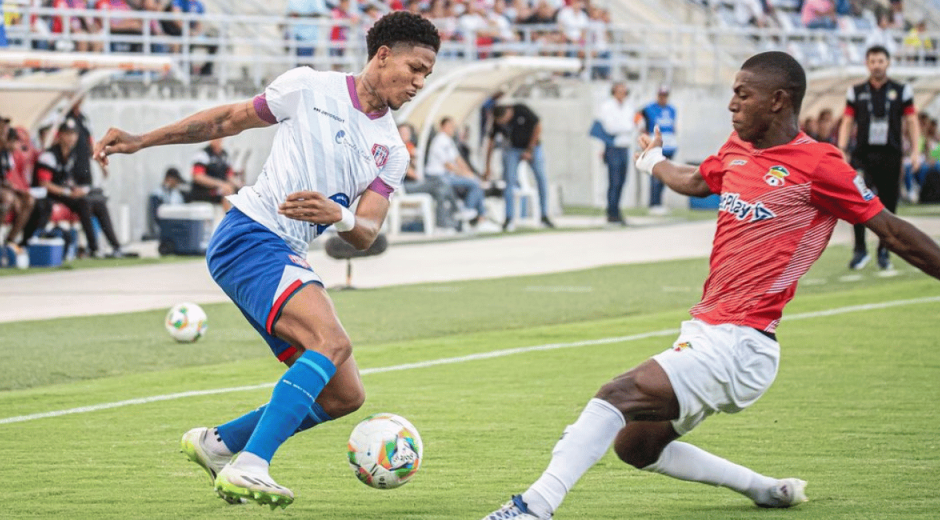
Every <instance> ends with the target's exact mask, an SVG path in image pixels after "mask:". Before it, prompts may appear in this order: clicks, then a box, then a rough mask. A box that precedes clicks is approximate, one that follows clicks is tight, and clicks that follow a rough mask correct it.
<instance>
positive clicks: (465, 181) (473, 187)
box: [424, 117, 486, 226]
mask: <svg viewBox="0 0 940 520" xmlns="http://www.w3.org/2000/svg"><path fill="white" fill-rule="evenodd" d="M456 134H457V125H456V124H455V123H454V120H453V119H451V118H450V117H444V118H443V119H441V124H440V128H439V130H438V132H437V135H435V136H434V139H431V144H430V145H429V146H428V161H427V163H426V164H425V167H424V174H425V176H428V177H437V178H440V179H443V180H444V181H445V182H446V183H447V184H449V185H450V186H451V188H453V190H454V192H456V193H457V195H458V196H459V197H460V198H462V199H463V201H464V206H465V207H466V208H467V209H470V210H473V211H474V212H476V216H474V217H473V218H472V219H471V220H470V225H472V226H476V225H477V223H478V222H480V220H481V219H482V218H483V217H484V216H485V214H486V207H485V206H484V204H483V198H484V192H483V187H482V186H481V185H480V181H479V180H478V179H477V177H476V175H475V174H474V173H473V169H472V168H470V165H469V164H467V161H465V160H464V159H463V157H461V156H460V150H458V148H457V143H456V142H454V136H455V135H456Z"/></svg>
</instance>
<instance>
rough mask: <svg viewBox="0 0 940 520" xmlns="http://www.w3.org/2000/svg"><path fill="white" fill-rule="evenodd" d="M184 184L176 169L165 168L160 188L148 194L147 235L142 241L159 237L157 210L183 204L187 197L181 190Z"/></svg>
mask: <svg viewBox="0 0 940 520" xmlns="http://www.w3.org/2000/svg"><path fill="white" fill-rule="evenodd" d="M184 184H185V181H184V180H183V176H182V175H180V171H179V170H177V169H176V168H167V170H166V173H165V174H163V182H162V183H160V187H159V188H157V190H155V191H154V192H153V193H151V194H150V200H149V204H148V208H149V211H148V212H147V235H145V236H144V240H148V239H158V238H159V237H160V219H159V218H157V210H158V209H159V208H160V206H162V205H164V204H167V205H175V204H185V203H186V198H187V196H188V194H187V193H185V192H184V191H183V189H182V186H183V185H184Z"/></svg>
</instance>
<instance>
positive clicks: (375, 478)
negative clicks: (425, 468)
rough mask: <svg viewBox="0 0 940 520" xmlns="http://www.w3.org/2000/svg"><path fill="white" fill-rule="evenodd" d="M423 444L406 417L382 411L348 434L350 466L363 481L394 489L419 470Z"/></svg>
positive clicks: (370, 484)
mask: <svg viewBox="0 0 940 520" xmlns="http://www.w3.org/2000/svg"><path fill="white" fill-rule="evenodd" d="M423 452H424V445H423V444H422V443H421V436H420V435H418V430H417V429H415V427H414V425H412V424H411V423H410V422H408V420H407V419H405V418H404V417H400V416H398V415H395V414H391V413H379V414H375V415H372V416H370V417H367V418H366V419H365V420H364V421H362V422H361V423H359V424H358V425H356V427H355V428H354V429H353V431H352V435H350V436H349V467H351V468H352V470H353V472H355V473H356V477H357V478H358V479H359V480H360V481H362V483H363V484H366V485H368V486H372V487H374V488H376V489H394V488H397V487H399V486H401V485H404V484H405V483H406V482H408V481H409V480H410V479H411V477H413V476H414V475H415V473H417V472H418V467H419V466H420V465H421V456H422V454H423Z"/></svg>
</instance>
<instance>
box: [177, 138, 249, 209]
mask: <svg viewBox="0 0 940 520" xmlns="http://www.w3.org/2000/svg"><path fill="white" fill-rule="evenodd" d="M241 187H242V183H241V182H240V181H239V179H238V176H236V175H235V171H234V170H232V166H231V164H229V159H228V152H226V151H225V149H224V148H222V139H213V140H212V141H209V146H207V147H205V148H203V149H202V150H200V151H199V153H197V154H196V157H194V158H193V189H192V192H191V193H190V200H197V201H205V202H212V203H215V204H222V207H223V208H225V210H226V211H228V209H229V208H230V207H231V204H229V202H228V200H226V199H225V197H227V196H229V195H233V194H234V193H235V192H237V191H238V189H239V188H241Z"/></svg>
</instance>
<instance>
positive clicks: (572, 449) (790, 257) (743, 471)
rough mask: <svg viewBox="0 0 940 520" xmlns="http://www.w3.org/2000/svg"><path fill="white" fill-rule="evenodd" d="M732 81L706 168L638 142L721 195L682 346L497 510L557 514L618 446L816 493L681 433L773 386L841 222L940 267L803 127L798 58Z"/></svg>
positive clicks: (781, 496) (603, 396)
mask: <svg viewBox="0 0 940 520" xmlns="http://www.w3.org/2000/svg"><path fill="white" fill-rule="evenodd" d="M733 90H734V94H733V96H732V98H731V102H730V104H729V105H728V109H729V110H730V111H731V114H732V117H731V121H732V126H733V127H734V132H733V133H732V134H731V137H729V138H728V141H727V142H726V143H725V144H724V146H722V147H721V149H720V150H719V151H718V153H717V154H716V155H713V156H711V157H709V158H708V159H706V160H705V161H704V162H703V163H702V164H701V165H700V166H699V167H693V166H684V165H679V164H676V163H673V162H671V161H669V160H667V159H665V157H663V153H662V138H661V135H660V133H659V130H658V129H657V130H656V132H655V134H654V137H653V138H652V139H650V138H648V137H644V138H641V139H640V144H641V146H643V148H644V151H643V153H642V154H640V155H639V156H638V159H637V169H638V170H640V171H643V172H645V173H648V174H651V175H655V176H656V177H657V178H659V179H660V180H662V181H663V182H664V183H665V184H666V185H667V186H669V187H670V188H672V189H673V190H675V191H677V192H679V193H682V194H685V195H695V196H705V195H709V194H711V193H718V194H721V203H720V206H719V213H718V226H717V230H716V233H715V239H714V246H713V250H712V255H711V261H710V266H711V267H710V272H709V275H708V279H707V280H706V281H705V289H704V295H703V297H702V301H701V302H699V303H698V304H697V305H696V306H695V307H693V308H692V310H691V311H690V313H691V315H692V319H691V320H689V321H686V322H684V323H683V324H682V329H681V332H680V335H679V338H678V339H677V340H676V342H675V343H674V344H673V346H672V348H670V349H668V350H666V351H665V352H663V353H661V354H657V355H656V356H654V357H653V358H652V359H650V360H647V361H645V362H644V363H641V364H640V365H639V366H637V367H636V368H634V369H632V370H630V371H629V372H627V373H625V374H623V375H621V376H619V377H617V378H615V379H614V380H613V381H611V382H610V383H607V384H606V385H604V386H603V387H601V389H600V391H598V392H597V394H596V395H595V397H594V399H591V401H590V402H589V403H588V405H587V406H586V407H585V409H584V411H583V412H582V414H581V416H580V417H579V418H578V420H577V421H576V422H575V423H574V424H572V425H569V426H568V427H567V428H565V433H564V435H563V436H562V438H561V440H560V441H558V444H557V445H556V446H555V449H554V450H553V452H552V460H551V463H550V464H549V466H548V469H546V470H545V472H544V473H543V474H542V476H541V477H540V478H539V479H538V480H537V481H536V482H535V483H534V484H533V485H532V486H531V487H530V488H529V489H528V490H527V491H525V492H524V493H522V494H520V495H516V496H514V497H513V499H512V500H511V501H510V502H509V503H507V504H506V505H505V506H503V508H502V509H500V510H499V511H496V512H494V513H492V514H491V515H489V516H488V517H486V520H508V519H520V520H533V519H543V520H546V519H549V518H551V516H552V514H553V513H554V511H555V509H557V508H558V506H559V505H560V504H561V502H562V500H563V499H564V497H565V495H566V494H567V493H568V491H569V490H570V489H571V488H572V487H573V486H574V484H575V483H576V482H577V481H578V479H579V478H580V477H581V476H582V475H583V474H584V473H585V472H586V471H587V470H588V469H589V468H590V467H591V466H593V465H594V464H595V463H596V462H597V461H598V460H599V459H600V458H601V457H602V456H603V455H604V454H605V453H606V452H607V450H608V449H609V448H610V446H611V445H614V449H615V451H616V452H617V455H618V456H619V457H620V458H621V460H623V461H624V462H626V463H627V464H630V465H631V466H634V467H636V468H639V469H642V470H644V471H651V472H655V473H660V474H663V475H668V476H670V477H674V478H678V479H681V480H688V481H694V482H702V483H705V484H710V485H713V486H723V487H727V488H729V489H732V490H734V491H737V492H739V493H741V494H743V495H745V496H747V497H748V498H750V499H751V500H753V501H754V503H755V504H757V505H758V506H761V507H791V506H794V505H797V504H799V503H800V502H803V501H805V500H806V494H805V492H804V489H805V486H806V482H804V481H802V480H799V479H795V478H785V479H776V478H773V477H767V476H764V475H761V474H758V473H756V472H754V471H752V470H750V469H748V468H745V467H743V466H739V465H737V464H734V463H732V462H730V461H727V460H725V459H722V458H720V457H717V456H715V455H712V454H710V453H708V452H706V451H704V450H702V449H700V448H697V447H695V446H692V445H691V444H687V443H685V442H679V441H677V439H678V438H679V437H680V436H682V435H685V434H686V433H688V432H689V431H691V430H692V429H693V428H695V427H696V426H697V425H698V424H699V423H701V422H702V421H703V420H705V419H706V418H707V417H709V416H710V415H713V414H715V413H717V412H725V413H736V412H739V411H741V410H743V409H745V408H747V407H748V406H750V405H751V404H753V403H754V402H755V401H756V400H757V399H758V398H760V396H761V395H763V393H764V392H765V391H766V390H767V389H768V388H769V387H770V384H771V383H772V382H773V380H774V378H775V377H776V374H777V366H778V362H779V351H780V346H779V345H778V343H777V341H776V337H775V335H774V331H775V330H776V327H777V324H778V323H779V322H780V316H781V314H782V311H783V307H784V305H785V304H786V303H787V302H788V301H789V300H790V299H791V298H792V297H793V294H794V291H795V290H796V283H797V280H798V279H799V278H800V276H802V275H803V274H804V273H805V272H806V271H807V270H808V269H809V267H810V266H811V265H812V264H813V262H814V261H815V260H816V259H817V258H819V256H820V255H821V254H822V251H823V249H824V248H825V246H826V243H827V242H828V241H829V237H830V236H831V234H832V230H833V228H834V227H835V224H836V221H837V219H840V218H841V219H843V220H847V221H848V222H849V223H852V224H856V223H862V224H864V225H865V226H866V227H868V228H869V229H871V230H872V231H874V232H875V234H877V235H878V236H879V237H881V239H882V240H883V241H884V243H885V244H887V246H888V247H889V248H890V249H891V250H892V251H894V252H896V253H897V254H899V255H900V256H901V257H903V258H904V259H905V260H907V261H908V262H910V263H911V264H912V265H915V266H917V267H918V268H920V269H921V270H923V271H924V272H925V273H927V274H929V275H931V276H933V277H935V278H940V247H938V246H937V244H936V243H935V242H934V241H933V240H931V239H930V238H929V237H928V236H926V235H925V234H923V233H922V232H921V231H919V230H918V229H917V228H915V227H914V226H912V225H911V224H909V223H907V222H905V221H903V220H901V219H899V218H897V217H895V216H894V215H893V214H891V213H890V212H888V211H886V210H885V209H884V206H883V205H882V204H881V201H879V200H878V198H877V197H876V196H875V195H874V194H873V193H872V192H871V191H870V190H869V189H868V187H867V186H865V183H864V181H863V180H862V179H861V178H860V177H858V176H857V174H856V172H855V170H854V169H852V167H850V166H849V165H848V164H846V163H845V161H844V160H843V158H842V154H841V153H840V152H839V150H838V149H837V148H835V147H833V146H832V145H830V144H826V143H819V142H816V141H815V140H814V139H812V138H810V137H809V136H807V135H806V134H804V133H803V132H801V131H800V130H799V125H798V118H799V112H800V104H801V103H802V100H803V95H804V93H805V91H806V75H805V73H804V72H803V68H802V67H801V66H800V65H799V63H797V62H796V60H794V59H793V58H792V57H791V56H790V55H788V54H786V53H783V52H766V53H762V54H758V55H756V56H753V57H751V58H750V59H748V60H747V61H746V62H745V63H744V65H743V66H742V67H741V70H740V71H739V72H738V74H737V77H736V78H735V82H734V86H733Z"/></svg>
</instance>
